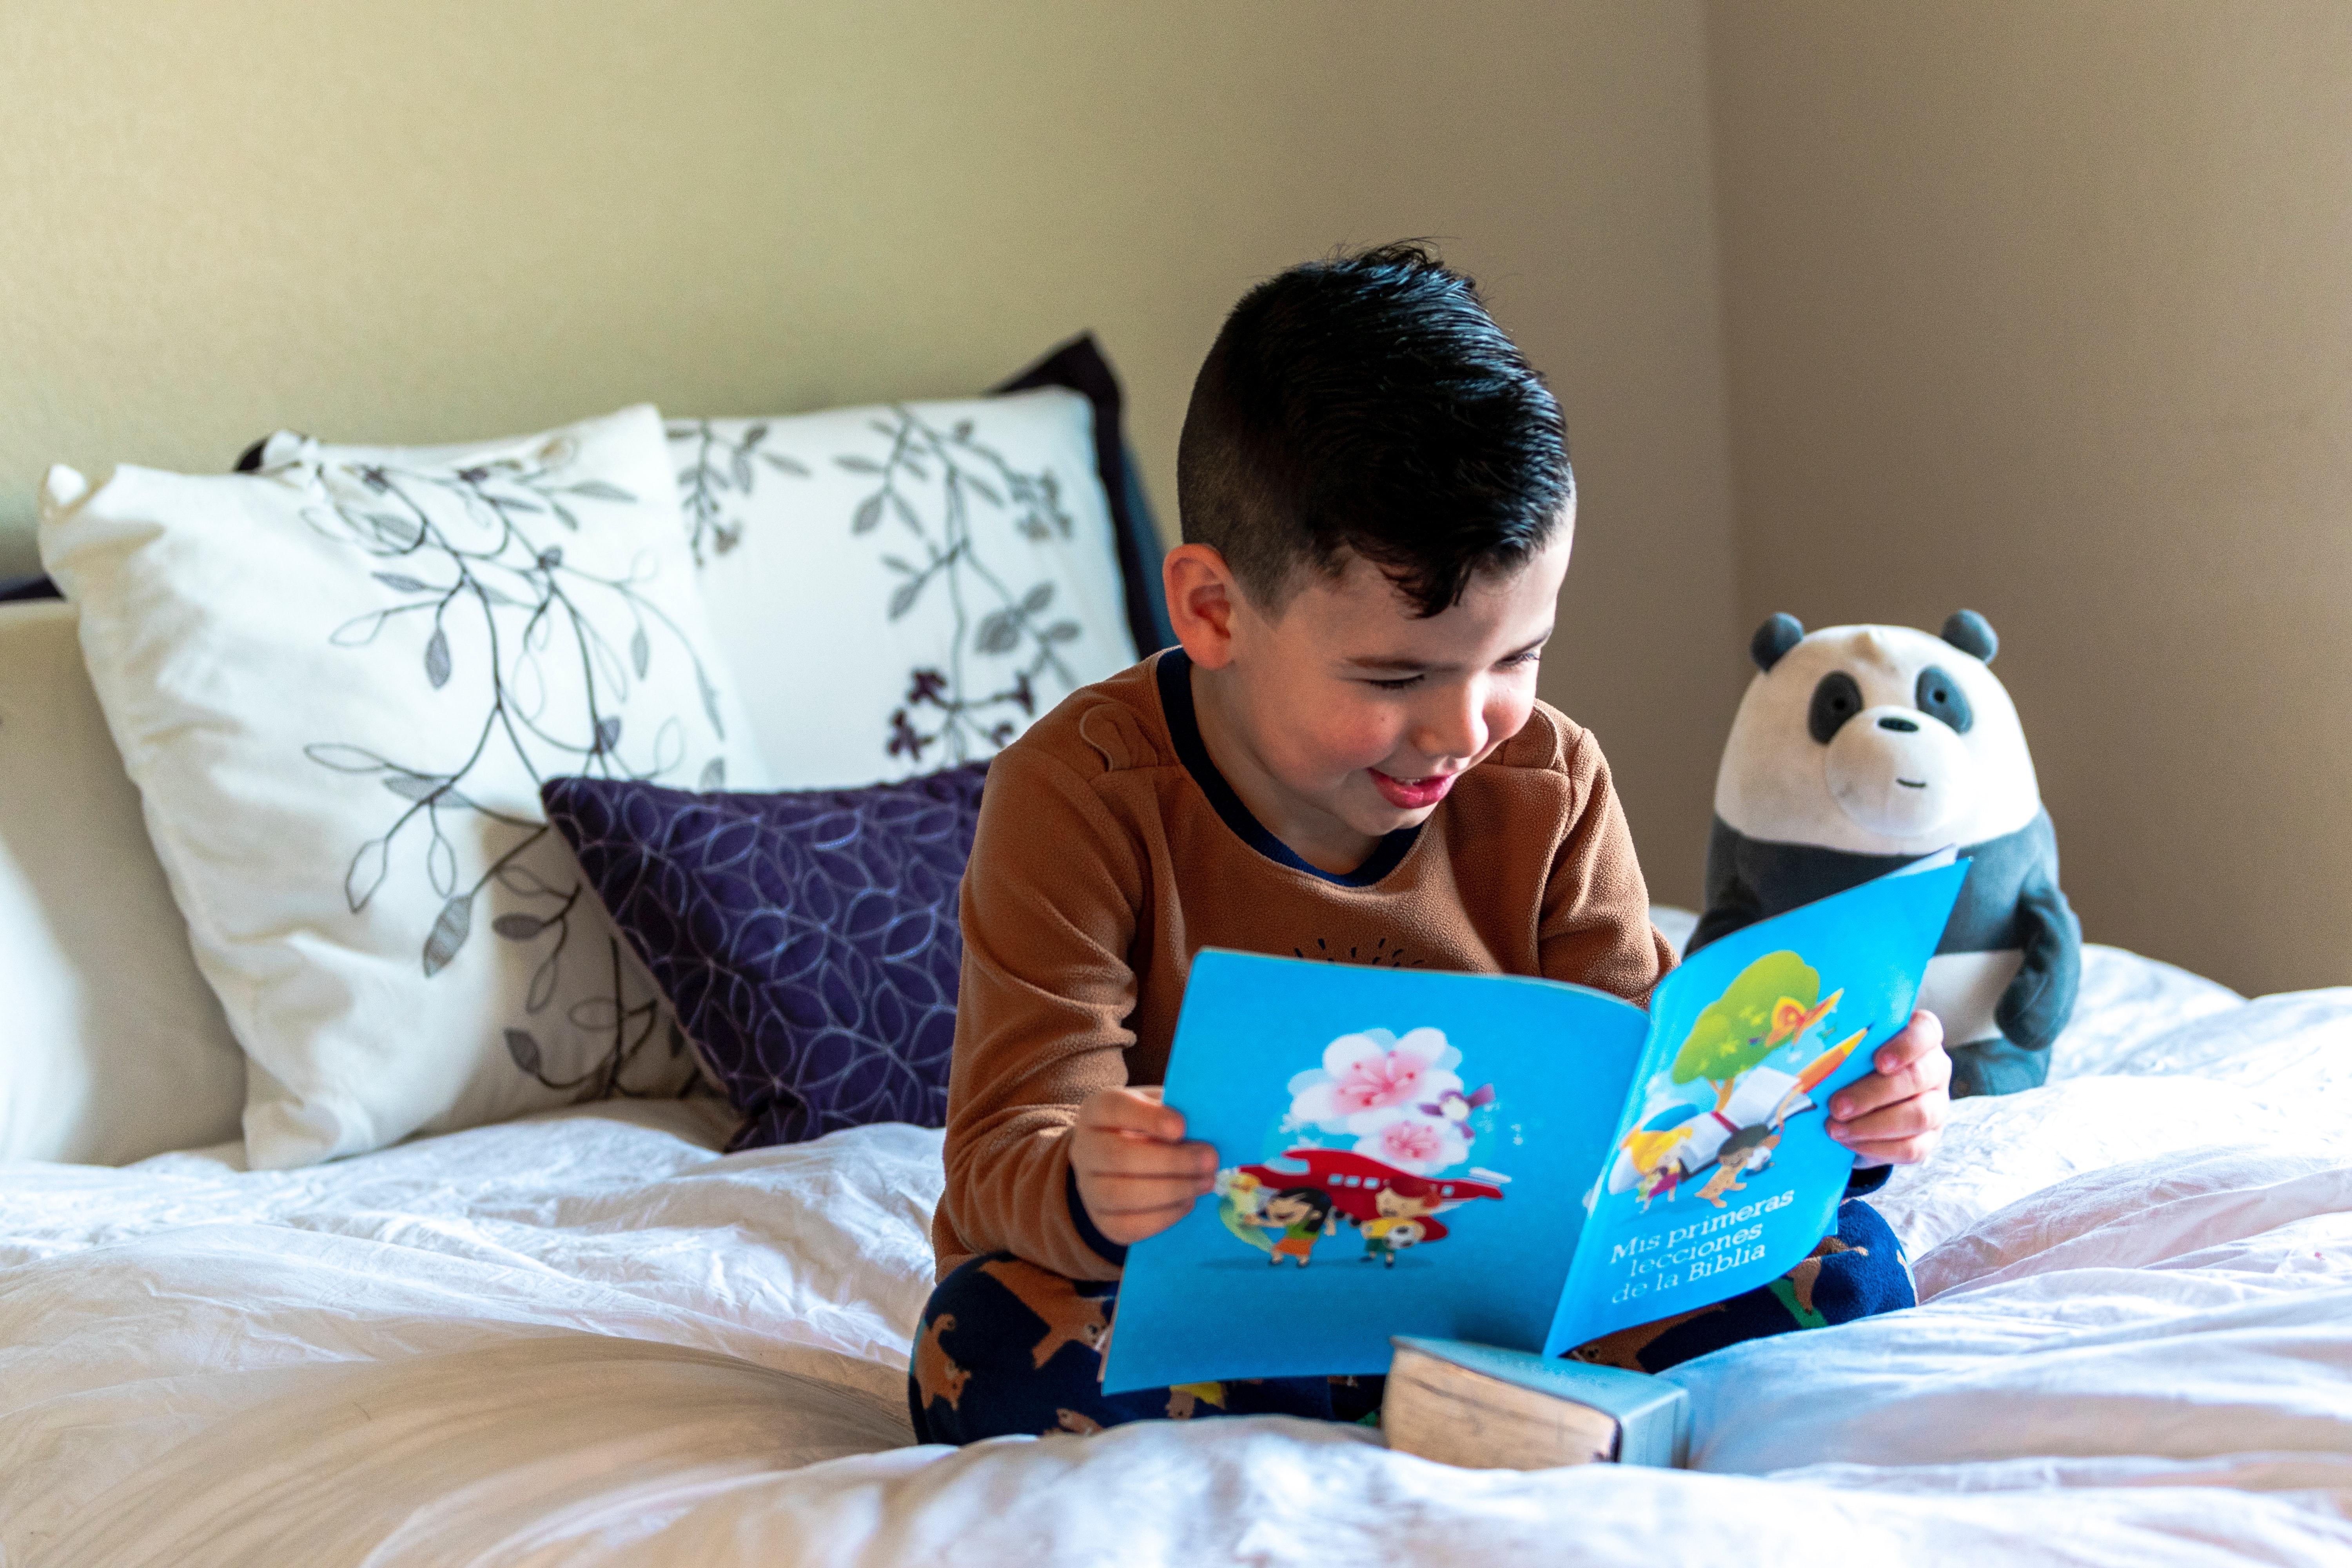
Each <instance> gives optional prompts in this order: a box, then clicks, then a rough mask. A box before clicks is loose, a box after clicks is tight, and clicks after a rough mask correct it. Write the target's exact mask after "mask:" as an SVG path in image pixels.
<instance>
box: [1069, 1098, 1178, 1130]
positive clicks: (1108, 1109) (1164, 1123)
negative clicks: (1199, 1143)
mask: <svg viewBox="0 0 2352 1568" xmlns="http://www.w3.org/2000/svg"><path fill="white" fill-rule="evenodd" d="M1078 1120H1079V1121H1082V1122H1084V1123H1085V1124H1086V1125H1087V1126H1089V1127H1101V1128H1105V1129H1109V1130H1114V1131H1121V1132H1138V1133H1141V1134H1142V1135H1143V1136H1144V1137H1146V1138H1158V1139H1161V1140H1164V1141H1165V1142H1171V1143H1172V1142H1176V1141H1177V1140H1178V1139H1180V1138H1181V1137H1183V1136H1184V1113H1183V1112H1182V1111H1181V1110H1171V1109H1170V1108H1169V1107H1167V1106H1165V1105H1162V1104H1160V1100H1159V1095H1158V1092H1157V1091H1156V1090H1155V1091H1153V1093H1152V1095H1151V1096H1150V1098H1146V1097H1145V1096H1144V1095H1143V1093H1142V1092H1141V1091H1139V1090H1137V1089H1120V1090H1118V1091H1117V1092H1114V1093H1105V1094H1096V1095H1089V1096H1088V1097H1087V1102H1086V1104H1084V1105H1083V1106H1081V1107H1079V1110H1078Z"/></svg>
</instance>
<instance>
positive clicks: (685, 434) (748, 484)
mask: <svg viewBox="0 0 2352 1568" xmlns="http://www.w3.org/2000/svg"><path fill="white" fill-rule="evenodd" d="M663 433H664V434H665V435H667V437H669V438H670V440H672V441H673V442H676V441H692V442H693V443H694V444H695V447H694V460H693V461H691V462H689V463H688V464H687V466H686V467H684V468H680V469H679V470H678V471H677V498H678V501H679V503H680V505H682V506H683V507H684V508H685V510H686V521H687V543H688V546H689V547H690V548H691V549H692V550H693V552H694V563H695V565H697V566H701V565H702V564H703V563H704V559H705V558H704V555H703V551H704V549H705V548H706V547H708V548H709V552H710V553H711V554H713V555H724V554H726V553H727V552H729V551H730V550H732V549H734V548H735V547H736V546H737V545H738V544H740V543H742V542H743V524H742V523H741V522H740V521H737V520H732V519H730V518H729V517H728V515H727V503H726V502H725V501H723V500H720V499H719V498H720V497H721V496H723V495H727V494H730V493H731V494H734V495H738V496H741V497H744V498H745V499H747V500H748V499H749V498H750V496H751V488H752V486H753V484H754V483H756V482H757V480H758V479H759V474H760V468H761V467H762V466H764V467H766V468H772V469H774V470H775V471H776V472H777V473H780V474H790V475H792V476H793V477H794V478H796V479H807V478H808V477H809V471H808V467H807V465H806V464H804V463H803V462H802V461H801V460H800V459H799V458H793V457H790V456H787V455H786V454H784V453H782V452H769V451H762V450H761V443H763V442H765V441H766V440H767V438H768V422H767V421H766V420H764V419H761V420H755V421H753V422H752V423H751V424H750V425H747V426H744V427H743V430H742V433H741V434H740V435H739V436H737V437H734V438H733V439H732V440H730V439H729V438H728V437H727V434H726V432H725V431H723V430H721V429H720V428H719V426H718V425H717V424H716V423H714V422H713V421H711V420H709V419H695V420H688V421H682V422H678V423H674V424H670V425H667V426H663Z"/></svg>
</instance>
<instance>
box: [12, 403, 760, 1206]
mask: <svg viewBox="0 0 2352 1568" xmlns="http://www.w3.org/2000/svg"><path fill="white" fill-rule="evenodd" d="M272 456H273V459H274V460H273V461H271V462H270V463H269V464H268V466H267V467H266V468H264V469H263V470H262V471H261V472H258V473H255V474H237V475H224V476H217V477H212V476H206V477H194V476H186V475H180V474H168V473H160V472H156V471H154V470H152V469H145V468H129V467H125V468H117V469H116V470H114V471H113V473H112V474H111V475H110V476H107V477H106V478H105V479H103V480H102V482H100V483H99V484H98V485H97V486H95V487H94V488H93V487H91V486H90V485H89V483H88V482H87V481H85V480H84V479H82V477H81V476H80V475H79V474H76V473H74V472H73V471H72V470H70V469H64V468H59V469H53V470H51V472H50V475H49V478H48V480H47V484H46V486H45V487H44V488H45V493H44V496H43V500H42V519H41V535H40V540H41V553H42V559H43V562H44V563H45V564H46V566H47V569H48V571H49V572H50V574H52V575H53V576H55V577H56V578H57V580H58V583H59V584H60V585H61V586H62V587H63V588H64V590H65V592H66V594H67V595H68V597H69V598H70V599H72V600H73V601H74V602H75V604H76V605H77V607H78V609H79V613H80V626H81V640H82V648H83V654H84V657H85V658H86V660H87V661H88V663H89V670H90V676H91V680H92V684H93V685H94V686H95V687H96V689H97V691H98V695H99V700H100V705H101V706H102V707H103V708H104V710H105V711H106V716H107V722H108V726H109V728H110V730H111V731H113V735H114V739H115V742H116V744H117V745H118V746H119V747H120V748H121V752H122V755H123V759H124V762H125V763H126V764H127V766H128V768H129V770H130V773H131V778H132V780H133V781H134V782H135V783H136V784H138V785H139V790H140V795H141V801H142V809H143V812H144V814H145V816H146V819H147V825H148V830H149V834H150V837H152V839H153V840H154V843H155V847H156V850H157V853H158V855H159V857H160V858H161V859H162V860H163V867H164V870H165V873H166V875H167V876H168V877H169V879H170V880H171V884H172V889H173V895H174V897H175V898H176V899H177V900H178V901H179V904H180V908H181V910H182V912H183V913H184V915H185V916H186V918H187V921H188V924H189V930H190V933H191V936H192V937H193V939H194V947H195V951H196V955H197V961H198V963H199V965H200V967H201V968H202V969H203V970H204V973H205V977H206V978H207V979H208V980H209V981H210V982H211V983H212V985H213V987H214V989H215V991H216V992H217V993H218V994H219V995H220V998H221V1002H222V1005H223V1006H224V1008H225V1009H226V1013H227V1015H228V1018H229V1023H230V1026H231V1028H232V1029H233V1030H234V1031H235V1033H236V1037H237V1039H238V1042H239V1043H240V1044H241V1045H242V1046H243V1047H245V1050H246V1053H247V1060H248V1065H249V1071H248V1074H247V1079H248V1089H247V1106H246V1113H245V1129H246V1138H247V1158H248V1159H249V1161H250V1162H251V1163H253V1164H254V1165H255V1166H257V1167H283V1166H289V1165H299V1164H303V1163H309V1162H311V1161H315V1160H320V1159H324V1158H328V1157H331V1156H333V1155H338V1154H348V1153H352V1152H358V1151H361V1150H364V1149H372V1148H375V1147H379V1146H381V1145H383V1144H385V1143H390V1142H394V1141H395V1140H397V1139H400V1138H403V1137H405V1136H407V1135H408V1134H410V1133H412V1132H417V1131H448V1130H452V1129H456V1128H459V1127H467V1126H473V1125H476V1124H478V1123H482V1122H488V1121H499V1120H502V1119H505V1118H507V1117H510V1116H515V1115H518V1114H520V1113H523V1112H526V1111H530V1110H540V1109H543V1108H546V1107H550V1106H554V1105H561V1104H565V1103H569V1102H572V1101H574V1100H583V1099H590V1098H595V1097H598V1096H603V1095H613V1094H669V1093H675V1092H677V1090H678V1089H680V1088H681V1087H683V1086H684V1085H685V1084H686V1082H687V1081H688V1079H689V1078H690V1077H691V1074H692V1070H693V1068H692V1062H691V1058H690V1057H688V1055H687V1053H686V1052H685V1050H684V1043H683V1041H682V1039H681V1038H680V1037H679V1036H678V1034H677V1029H676V1027H675V1026H674V1025H673V1024H672V1023H671V1021H670V1019H669V1016H668V1012H667V1007H666V1006H664V1005H662V1003H661V1001H660V996H659V993H658V992H657V991H656V989H655V987H654V986H653V985H652V984H651V983H650V981H649V980H648V979H647V978H646V976H645V974H644V973H643V972H642V970H641V969H639V968H638V966H637V964H636V961H635V957H634V955H632V954H630V953H629V952H628V951H627V946H626V944H625V942H622V941H621V940H620V938H619V936H618V933H617V932H616V931H614V928H613V925H612V922H611V921H610V920H609V918H608V917H607V916H606V915H605V913H604V909H603V906H602V905H600V904H599V903H598V902H597V900H596V898H595V896H594V894H593V892H592V891H590V890H589V889H587V888H586V887H585V886H584V885H583V883H582V880H581V878H580V873H579V870H578V868H577V865H576V863H575V862H574V861H573V860H572V856H571V854H570V852H569V850H568V849H567V848H566V847H564V844H563V841H562V838H561V837H558V836H557V835H556V834H555V833H553V832H552V831H551V829H550V828H549V827H548V826H547V825H546V822H545V819H544V817H543V816H542V815H541V809H540V802H539V784H540V782H541V780H542V779H545V778H549V777H553V776H557V775H560V774H578V773H585V774H590V775H593V776H603V777H624V778H638V779H652V780H656V781H659V782H662V783H666V784H677V785H681V786H685V787H688V788H692V787H702V788H715V787H720V786H722V785H728V784H733V785H738V786H745V787H753V788H756V787H760V786H761V784H763V783H764V782H765V781H764V776H763V770H762V768H761V764H760V763H759V762H758V761H757V760H756V759H757V752H756V751H755V750H753V749H752V748H751V746H750V745H749V743H748V736H747V726H746V725H745V723H744V721H743V718H742V708H741V703H740V698H739V696H738V695H737V693H736V691H735V689H734V682H733V680H732V679H731V677H730V672H729V671H728V670H727V669H726V668H724V667H723V666H722V665H721V664H720V662H719V654H718V651H717V649H716V648H715V647H713V645H712V641H711V638H710V636H709V628H708V626H707V625H706V622H705V617H704V613H703V607H702V603H701V598H700V595H699V594H698V591H697V588H696V585H695V574H694V563H693V557H692V555H691V553H690V551H689V549H688V542H687V535H686V533H685V531H684V524H683V520H682V517H681V514H680V511H679V509H678V502H677V490H676V489H675V486H674V483H673V479H672V475H671V471H670V466H669V461H668V455H667V447H666V446H665V443H664V437H663V434H662V426H661V423H660V418H659V416H657V415H656V413H655V412H654V411H653V410H652V409H651V408H649V407H639V408H632V409H628V410H625V411H624V412H622V413H619V414H615V415H612V416H607V417H605V418H602V419H593V420H589V421H586V422H584V423H582V424H579V425H574V426H569V427H567V428H565V429H562V430H559V431H555V432H551V433H550V434H546V435H541V436H534V437H522V438H518V439H515V440H509V441H499V442H489V443H484V444H482V445H480V446H478V447H472V448H470V449H463V450H461V449H459V448H452V447H437V448H432V449H430V450H413V451H409V452H406V453H404V452H402V451H401V450H399V449H396V448H367V449H361V448H352V447H319V446H317V445H316V444H314V443H308V442H301V441H295V442H292V443H287V442H278V443H275V444H274V449H273V454H272Z"/></svg>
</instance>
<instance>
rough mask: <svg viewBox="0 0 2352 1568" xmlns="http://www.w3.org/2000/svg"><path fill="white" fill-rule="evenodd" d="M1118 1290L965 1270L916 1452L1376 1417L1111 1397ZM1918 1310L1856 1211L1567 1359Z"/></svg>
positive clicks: (919, 1380)
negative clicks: (1756, 1267)
mask: <svg viewBox="0 0 2352 1568" xmlns="http://www.w3.org/2000/svg"><path fill="white" fill-rule="evenodd" d="M1117 1303H1118V1283H1117V1282H1116V1281H1114V1280H1101V1281H1090V1280H1074V1279H1064V1278H1063V1277H1062V1276H1061V1275H1058V1274H1055V1273H1053V1272H1052V1271H1050V1270H1048V1269H1045V1268H1038V1267H1037V1266H1036V1265H1035V1264H1034V1263H1024V1262H1023V1261H1022V1260H1021V1259H1019V1258H1014V1257H1013V1256H1011V1255H1010V1254H1008V1253H1002V1252H992V1253H985V1254H982V1256H981V1257H978V1258H968V1259H966V1260H965V1261H964V1262H963V1263H962V1264H961V1265H959V1266H958V1267H957V1268H956V1269H955V1271H954V1272H953V1273H951V1274H950V1275H949V1276H948V1277H947V1278H946V1279H942V1280H940V1284H939V1288H938V1289H935V1290H933V1291H932V1292H931V1299H930V1300H929V1303H927V1304H926V1305H925V1307H924V1308H923V1316H922V1326H921V1329H920V1331H919V1333H918V1334H917V1336H916V1339H915V1356H914V1364H913V1366H912V1367H911V1368H910V1369H909V1372H908V1378H907V1405H908V1411H909V1413H910V1414H911V1415H913V1417H914V1422H915V1440H916V1441H917V1442H919V1443H972V1442H977V1441H979V1440H980V1439H981V1438H982V1437H998V1436H1004V1435H1006V1434H1008V1433H1038V1434H1044V1433H1054V1432H1098V1431H1100V1430H1102V1429H1103V1428H1104V1427H1106V1426H1118V1425H1120V1424H1121V1423H1123V1422H1128V1421H1150V1420H1157V1419H1162V1418H1173V1419H1175V1420H1180V1421H1181V1420H1187V1419H1199V1418H1202V1417H1206V1416H1218V1415H1303V1416H1307V1417H1308V1418H1309V1419H1312V1420H1318V1421H1356V1420H1360V1419H1363V1418H1365V1417H1366V1416H1368V1415H1370V1414H1371V1413H1372V1412H1373V1411H1375V1410H1377V1409H1378V1408H1379V1407H1380V1401H1381V1379H1380V1378H1377V1377H1360V1378H1358V1377H1344V1378H1339V1377H1334V1378H1325V1377H1269V1378H1250V1379H1243V1380H1238V1381H1227V1382H1223V1383H1190V1384H1178V1385H1177V1386H1175V1387H1173V1388H1150V1389H1139V1390H1137V1391H1134V1392H1131V1393H1128V1394H1105V1393H1103V1391H1102V1385H1101V1383H1100V1382H1099V1378H1100V1376H1101V1373H1102V1350H1101V1347H1102V1344H1103V1342H1104V1340H1105V1338H1106V1337H1107V1336H1108V1333H1109V1331H1110V1321H1111V1314H1112V1312H1113V1311H1114V1310H1116V1307H1117ZM1912 1303H1913V1296H1912V1290H1911V1279H1910V1276H1909V1275H1908V1274H1907V1273H1906V1271H1905V1269H1904V1268H1903V1262H1902V1248H1901V1244H1900V1243H1898V1242H1897V1241H1896V1240H1895V1233H1894V1232H1893V1231H1892V1230H1890V1229H1888V1228H1887V1225H1886V1222H1885V1220H1883V1219H1881V1218H1879V1216H1878V1212H1877V1211H1876V1210H1875V1209H1873V1208H1872V1207H1871V1206H1870V1205H1868V1204H1865V1203H1863V1202H1861V1201H1860V1200H1858V1199H1848V1200H1847V1201H1846V1202H1845V1203H1844V1204H1843V1205H1840V1206H1839V1209H1838V1227H1837V1232H1836V1234H1835V1235H1833V1236H1832V1237H1829V1238H1828V1239H1827V1240H1824V1241H1823V1242H1822V1244H1821V1246H1820V1247H1816V1248H1815V1249H1814V1251H1813V1255H1812V1256H1811V1257H1810V1258H1806V1259H1805V1260H1804V1261H1803V1262H1802V1263H1800V1264H1798V1265H1797V1267H1796V1268H1792V1269H1790V1271H1789V1272H1788V1273H1787V1274H1785V1275H1783V1276H1781V1277H1780V1279H1775V1280H1773V1281H1772V1283H1770V1284H1769V1285H1766V1286H1763V1287H1760V1288H1759V1289H1754V1290H1750V1291H1748V1292H1747V1293H1746V1294H1745V1295H1740V1296H1734V1297H1733V1298H1731V1300H1727V1301H1723V1302H1719V1303H1717V1305H1715V1306H1712V1307H1702V1308H1700V1309H1698V1310H1696V1311H1692V1312H1683V1313H1679V1314H1677V1315H1675V1316H1674V1317H1671V1318H1665V1319H1662V1320H1660V1321H1657V1322H1654V1323H1643V1324H1642V1325H1641V1326H1639V1327H1638V1328H1632V1329H1625V1330H1621V1331H1619V1332H1617V1333H1613V1334H1610V1335H1607V1336H1606V1337H1604V1338H1601V1339H1598V1340H1595V1341H1593V1342H1591V1343H1590V1344H1587V1345H1582V1346H1580V1347H1579V1348H1578V1349H1576V1350H1575V1351H1572V1352H1570V1354H1572V1355H1573V1356H1575V1357H1576V1358H1577V1359H1578V1360H1580V1361H1590V1362H1598V1363H1603V1364H1605V1365H1610V1366H1623V1367H1631V1368H1633V1369H1634V1370H1635V1371H1638V1372H1663V1371H1664V1370H1665V1369H1666V1368H1667V1367H1670V1366H1675V1365H1677V1364H1679V1363H1683V1362H1686V1361H1689V1360H1691V1359H1692V1358H1693V1357H1696V1356H1702V1355H1705V1354H1706V1352H1709V1351H1715V1350H1721V1349H1722V1348H1723V1347H1724V1346H1726V1345H1731V1344H1738V1343H1739V1342H1742V1341H1744V1340H1753V1339H1762V1338H1764V1337H1765V1336H1766V1335H1769V1334H1785V1333H1790V1332H1792V1331H1796V1330H1799V1329H1815V1328H1823V1327H1826V1326H1828V1325H1830V1324H1832V1323H1846V1322H1852V1321H1853V1320H1855V1319H1857V1318H1866V1317H1871V1316H1874V1314H1876V1313H1879V1312H1889V1311H1894V1310H1896V1309H1898V1308H1902V1307H1908V1306H1910V1305H1912Z"/></svg>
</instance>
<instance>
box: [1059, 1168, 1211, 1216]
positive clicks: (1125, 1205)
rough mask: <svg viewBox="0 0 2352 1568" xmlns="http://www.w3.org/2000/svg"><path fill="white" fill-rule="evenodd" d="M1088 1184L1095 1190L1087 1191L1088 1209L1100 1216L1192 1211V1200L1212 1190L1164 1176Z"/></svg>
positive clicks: (1109, 1178)
mask: <svg viewBox="0 0 2352 1568" xmlns="http://www.w3.org/2000/svg"><path fill="white" fill-rule="evenodd" d="M1090 1185H1091V1186H1092V1187H1093V1189H1094V1191H1093V1192H1092V1193H1091V1194H1087V1213H1088V1214H1091V1215H1094V1216H1095V1217H1096V1218H1097V1219H1100V1218H1101V1217H1102V1216H1103V1215H1139V1214H1151V1213H1154V1212H1156V1211H1158V1210H1160V1209H1167V1208H1181V1209H1186V1210H1189V1209H1191V1208H1192V1200H1193V1199H1195V1198H1197V1197H1199V1196H1200V1195H1201V1194H1202V1193H1204V1192H1207V1191H1208V1190H1209V1189H1208V1187H1207V1186H1206V1185H1204V1184H1202V1183H1200V1182H1195V1181H1192V1180H1190V1179H1189V1178H1188V1179H1184V1180H1173V1181H1171V1180H1170V1179H1168V1178H1166V1177H1164V1176H1107V1177H1101V1178H1098V1179H1097V1180H1096V1181H1094V1182H1093V1183H1090ZM1097 1200H1099V1201H1097Z"/></svg>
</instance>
